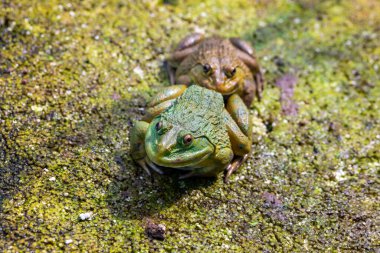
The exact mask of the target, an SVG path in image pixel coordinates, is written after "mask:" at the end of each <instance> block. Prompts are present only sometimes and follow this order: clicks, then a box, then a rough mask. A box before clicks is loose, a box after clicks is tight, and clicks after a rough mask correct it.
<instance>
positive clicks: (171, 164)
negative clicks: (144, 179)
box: [145, 152, 209, 174]
mask: <svg viewBox="0 0 380 253" xmlns="http://www.w3.org/2000/svg"><path fill="white" fill-rule="evenodd" d="M208 157H209V153H207V152H205V154H203V155H202V156H201V157H199V158H197V159H192V160H191V161H194V160H196V164H200V163H202V162H203V161H204V160H206V159H207V158H208ZM145 161H146V163H147V164H148V166H149V167H150V168H151V169H152V170H154V171H156V172H157V173H159V174H164V172H163V170H172V169H179V170H186V171H190V170H194V169H196V168H197V167H196V164H194V165H191V166H186V165H185V166H184V165H183V164H184V163H186V162H187V161H183V160H168V161H163V162H162V163H161V162H159V161H158V160H157V159H154V158H153V159H151V158H150V157H149V155H148V156H146V157H145ZM189 161H190V160H189ZM162 164H167V166H166V165H162Z"/></svg>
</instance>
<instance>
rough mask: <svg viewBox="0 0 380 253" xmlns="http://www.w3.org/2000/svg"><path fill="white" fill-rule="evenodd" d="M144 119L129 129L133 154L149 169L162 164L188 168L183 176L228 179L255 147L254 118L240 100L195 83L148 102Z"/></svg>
mask: <svg viewBox="0 0 380 253" xmlns="http://www.w3.org/2000/svg"><path fill="white" fill-rule="evenodd" d="M148 107H149V109H148V110H147V116H146V117H145V119H144V121H137V122H136V123H135V125H134V126H133V128H132V129H131V131H130V142H131V156H132V158H133V159H134V160H135V161H136V162H137V163H138V164H139V165H140V166H141V167H142V168H144V169H145V170H146V171H147V172H148V174H150V169H152V170H154V171H156V172H158V173H160V174H163V167H165V168H166V169H165V170H167V169H179V170H183V171H186V173H185V174H183V175H182V176H181V178H187V177H192V176H215V175H217V174H218V173H220V172H221V171H223V170H225V171H226V175H225V180H227V179H228V177H229V176H230V175H231V174H232V173H233V172H234V171H235V170H236V169H237V168H239V167H240V165H241V164H242V163H243V162H244V161H245V159H247V157H248V154H249V153H250V151H251V143H252V122H251V118H250V115H249V111H248V109H247V107H246V106H245V104H244V102H243V101H242V99H241V98H240V97H239V96H238V95H237V94H234V95H232V96H230V97H229V98H228V101H227V103H226V105H225V103H224V99H223V96H222V95H221V94H220V93H218V92H215V91H213V90H209V89H206V88H203V87H200V86H197V85H192V86H190V87H188V88H187V86H185V85H174V86H170V87H167V88H165V89H163V90H161V92H159V93H158V94H157V95H156V96H155V97H154V98H153V99H152V100H151V101H150V103H149V104H148Z"/></svg>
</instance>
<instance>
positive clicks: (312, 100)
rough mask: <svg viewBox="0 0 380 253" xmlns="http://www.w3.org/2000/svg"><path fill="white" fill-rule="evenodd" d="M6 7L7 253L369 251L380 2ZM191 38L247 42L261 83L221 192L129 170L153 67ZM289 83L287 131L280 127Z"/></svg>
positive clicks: (2, 113) (2, 16) (211, 183)
mask: <svg viewBox="0 0 380 253" xmlns="http://www.w3.org/2000/svg"><path fill="white" fill-rule="evenodd" d="M167 2H170V3H169V4H167ZM201 2H203V3H201ZM1 5H2V6H1V8H0V34H1V36H0V47H1V50H0V94H1V96H0V173H1V174H0V249H1V251H6V252H19V251H43V250H45V251H59V250H71V251H86V250H87V251H88V250H91V251H100V250H103V251H115V252H118V251H123V252H125V251H127V252H150V251H155V250H156V251H158V252H165V251H170V252H189V251H195V252H205V251H206V252H207V251H210V252H223V251H224V252H227V251H229V252H232V251H233V252H239V251H240V252H255V251H271V252H280V251H292V252H304V251H305V250H306V251H318V250H319V251H326V250H327V251H332V252H339V251H346V250H348V251H363V250H365V251H376V250H378V249H379V248H378V246H376V245H379V244H380V238H379V235H378V233H377V228H376V227H375V225H376V221H377V219H378V210H379V208H380V206H379V203H380V202H379V183H380V182H379V166H380V164H379V157H380V154H379V150H380V136H379V133H380V128H379V126H380V124H379V119H380V100H379V97H380V84H379V76H380V75H379V71H380V59H379V53H380V43H379V40H378V38H379V36H380V34H379V31H378V30H376V27H378V26H379V25H380V19H379V17H378V15H377V13H379V12H380V9H379V5H378V4H377V1H375V0H352V1H323V2H320V1H314V0H299V1H231V2H229V3H226V2H225V1H211V0H210V1H153V2H152V1H142V2H140V3H121V2H119V1H116V0H115V1H108V2H107V4H105V3H98V1H87V2H80V1H74V2H71V3H67V2H64V1H48V2H38V3H37V2H33V1H32V2H31V1H17V3H16V2H14V1H5V2H3V3H2V4H1ZM347 10H354V11H347ZM194 30H203V31H205V32H206V33H208V34H213V33H219V34H221V35H224V36H240V37H243V38H244V39H246V40H248V41H249V42H250V43H252V44H253V45H254V46H255V48H256V49H257V56H258V59H259V60H260V63H261V66H262V67H263V69H264V70H265V79H266V89H265V92H264V96H263V101H261V102H260V103H255V104H254V105H253V106H252V114H254V115H255V116H256V117H255V127H254V131H255V134H256V136H255V143H254V151H253V154H252V155H251V158H250V159H249V160H248V161H247V163H246V165H245V166H244V167H243V168H241V170H239V172H238V173H237V174H236V175H234V176H233V177H232V178H231V183H230V184H224V183H223V182H222V180H221V179H220V178H219V179H216V180H213V179H203V178H199V179H189V180H185V181H178V180H177V177H176V175H173V176H158V175H156V176H155V178H154V181H153V182H152V181H151V180H150V178H149V177H148V176H147V175H146V174H145V173H144V171H143V170H142V169H140V168H138V167H137V166H135V165H134V163H133V162H132V160H131V158H130V157H129V155H128V150H129V140H128V129H129V126H130V124H131V121H132V119H138V118H140V117H141V114H142V110H143V108H144V107H145V101H146V99H147V98H148V97H149V96H151V95H152V94H154V93H155V92H156V91H157V89H159V88H161V87H163V86H166V85H168V83H169V82H168V80H167V77H166V74H165V72H164V70H163V68H162V61H163V59H164V58H165V57H166V55H167V54H168V52H170V50H171V48H172V47H173V46H174V45H175V43H177V42H178V41H179V40H180V39H181V38H182V37H183V36H185V35H186V34H188V33H190V32H193V31H194ZM285 74H292V75H295V76H296V77H297V80H298V81H297V84H296V89H295V94H294V100H295V101H296V103H297V105H298V108H299V110H298V115H297V116H286V115H283V114H282V110H281V103H280V101H279V97H280V93H281V91H280V89H279V88H278V87H276V85H275V83H276V80H277V79H279V78H280V77H282V76H283V75H285ZM268 196H269V197H268ZM89 212H90V213H92V218H91V219H90V220H84V221H82V220H80V218H79V216H80V214H82V213H89ZM147 219H151V220H152V221H153V222H155V223H161V224H165V226H166V228H167V234H166V239H165V240H164V241H154V240H151V239H150V238H148V237H147V236H146V234H145V232H144V229H145V228H144V227H145V224H146V221H147ZM376 247H377V248H376Z"/></svg>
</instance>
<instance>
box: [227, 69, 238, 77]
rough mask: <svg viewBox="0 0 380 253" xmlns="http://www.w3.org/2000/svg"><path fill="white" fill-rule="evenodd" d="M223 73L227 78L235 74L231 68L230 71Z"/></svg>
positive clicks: (234, 70)
mask: <svg viewBox="0 0 380 253" xmlns="http://www.w3.org/2000/svg"><path fill="white" fill-rule="evenodd" d="M225 73H226V76H227V77H228V78H231V77H233V76H234V75H235V74H236V68H233V69H232V70H227V71H226V72H225Z"/></svg>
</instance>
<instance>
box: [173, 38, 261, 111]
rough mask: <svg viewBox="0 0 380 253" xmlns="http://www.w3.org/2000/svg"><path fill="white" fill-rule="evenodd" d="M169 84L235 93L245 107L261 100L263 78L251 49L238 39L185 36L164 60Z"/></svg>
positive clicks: (227, 94)
mask: <svg viewBox="0 0 380 253" xmlns="http://www.w3.org/2000/svg"><path fill="white" fill-rule="evenodd" d="M168 63H169V64H168V72H169V77H170V82H171V83H172V84H176V83H177V84H186V85H190V84H197V85H200V86H203V87H206V88H208V89H211V90H215V91H217V92H219V93H221V94H222V95H223V96H224V97H225V98H226V97H229V96H230V95H231V94H238V95H239V96H240V97H241V98H242V99H243V101H244V103H245V104H246V105H247V106H248V107H249V106H250V105H251V103H252V100H253V99H254V97H255V96H256V97H257V98H258V99H259V100H260V99H261V95H262V91H263V88H264V82H263V76H262V73H261V70H260V67H259V64H258V62H257V59H256V57H255V56H254V51H253V49H252V47H251V46H250V45H249V44H248V43H247V42H245V41H243V40H241V39H239V38H229V39H226V38H221V37H218V36H214V37H209V38H204V36H203V35H202V34H199V33H194V34H191V35H189V36H187V37H185V38H184V39H183V40H182V41H181V42H180V43H179V45H178V46H177V48H176V49H175V50H174V52H173V53H172V54H171V56H170V57H169V58H168Z"/></svg>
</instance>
